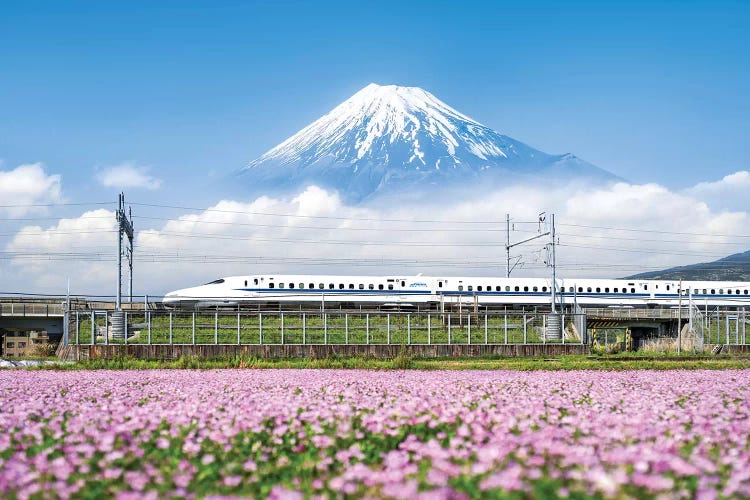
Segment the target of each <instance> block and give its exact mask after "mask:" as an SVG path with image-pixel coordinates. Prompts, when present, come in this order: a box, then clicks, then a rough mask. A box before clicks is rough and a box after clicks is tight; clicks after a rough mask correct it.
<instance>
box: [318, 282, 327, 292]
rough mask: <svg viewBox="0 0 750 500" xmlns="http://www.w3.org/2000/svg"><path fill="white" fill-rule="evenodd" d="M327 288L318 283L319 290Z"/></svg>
mask: <svg viewBox="0 0 750 500" xmlns="http://www.w3.org/2000/svg"><path fill="white" fill-rule="evenodd" d="M325 287H326V286H325V285H324V284H323V283H318V288H320V289H321V290H322V289H324V288H325Z"/></svg>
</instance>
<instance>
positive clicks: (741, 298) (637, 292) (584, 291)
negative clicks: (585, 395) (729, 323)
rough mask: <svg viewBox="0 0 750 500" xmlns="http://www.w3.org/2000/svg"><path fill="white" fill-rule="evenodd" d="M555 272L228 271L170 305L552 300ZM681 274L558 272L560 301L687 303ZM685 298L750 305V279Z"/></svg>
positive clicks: (695, 290)
mask: <svg viewBox="0 0 750 500" xmlns="http://www.w3.org/2000/svg"><path fill="white" fill-rule="evenodd" d="M550 284H551V280H549V279H544V278H482V277H458V278H457V277H434V276H408V277H389V276H329V275H281V274H264V275H250V276H229V277H225V278H221V279H218V280H216V281H212V282H211V283H207V284H205V285H200V286H196V287H192V288H185V289H182V290H176V291H174V292H170V293H168V294H167V295H166V296H165V297H164V299H163V303H164V304H165V305H167V306H171V307H212V306H236V305H238V304H248V303H280V304H291V303H313V302H314V303H324V304H325V303H349V304H368V305H393V306H395V305H403V306H408V305H413V306H416V305H420V304H431V303H432V304H439V303H441V302H442V303H444V304H445V305H450V304H458V303H464V304H479V305H482V306H493V305H496V306H497V305H499V306H502V305H507V306H515V305H519V306H520V305H549V304H550V302H551V288H550ZM679 288H680V282H679V281H675V280H671V281H670V280H658V281H657V280H642V279H641V280H632V279H630V280H627V279H625V280H622V279H612V280H608V279H558V280H557V286H556V290H555V291H556V303H557V304H562V305H572V304H574V303H575V304H578V305H580V306H582V307H596V306H605V307H606V306H615V307H617V306H619V307H672V306H677V305H678V304H679V303H680V293H679V290H678V289H679ZM681 292H682V303H683V305H687V303H686V301H687V300H689V298H690V297H692V301H693V303H694V304H696V305H699V306H706V307H716V306H720V307H731V308H736V307H747V306H750V282H729V281H683V282H682V289H681Z"/></svg>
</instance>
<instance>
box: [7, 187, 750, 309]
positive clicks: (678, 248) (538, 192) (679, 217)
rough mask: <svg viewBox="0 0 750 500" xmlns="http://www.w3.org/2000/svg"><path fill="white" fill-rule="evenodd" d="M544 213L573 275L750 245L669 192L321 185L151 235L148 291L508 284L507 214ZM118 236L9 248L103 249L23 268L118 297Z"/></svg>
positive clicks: (97, 221)
mask: <svg viewBox="0 0 750 500" xmlns="http://www.w3.org/2000/svg"><path fill="white" fill-rule="evenodd" d="M542 210H546V211H547V212H548V213H550V212H555V213H556V216H557V222H558V228H557V230H558V234H559V237H560V246H559V247H558V254H557V257H558V263H559V265H560V267H559V269H558V276H561V277H562V278H564V279H575V278H576V277H620V276H626V275H629V274H635V273H637V272H639V271H641V270H649V269H655V268H663V267H668V266H673V265H683V264H688V263H693V262H700V261H711V260H715V259H717V258H720V257H722V256H725V255H729V254H731V253H735V252H738V251H744V250H747V244H748V241H747V239H741V238H737V237H731V236H728V235H731V234H737V233H738V231H742V229H743V228H746V227H749V226H750V216H749V215H748V213H747V212H746V211H735V212H729V211H722V210H718V211H717V210H715V209H713V208H712V207H711V206H710V205H709V204H707V203H705V202H703V201H701V200H698V199H696V198H693V197H691V196H689V195H688V194H686V193H676V192H673V191H670V190H669V189H667V188H665V187H663V186H659V185H656V184H646V185H632V184H624V183H620V184H615V185H612V186H607V187H601V186H600V187H588V188H583V187H580V186H578V185H570V186H560V187H559V188H558V189H555V190H549V189H546V188H539V187H529V186H516V187H509V188H506V189H502V190H499V191H496V192H492V193H483V194H482V196H475V197H473V198H468V197H462V198H460V199H456V198H449V197H443V198H441V199H439V200H438V201H436V202H435V203H434V204H431V205H424V204H420V205H415V204H412V205H410V206H399V205H396V204H390V205H388V206H380V207H372V206H370V207H362V206H357V207H353V206H348V205H344V204H342V202H341V201H340V198H339V196H338V195H337V194H336V193H331V192H328V191H325V190H323V189H320V188H317V187H309V188H307V189H306V190H304V191H303V192H302V193H300V194H299V195H297V196H296V197H292V198H291V199H279V198H271V197H266V196H264V197H260V198H258V199H256V200H254V201H252V202H240V201H230V200H223V201H220V202H219V203H217V204H216V205H214V206H213V207H211V208H210V209H208V210H205V211H202V212H199V213H193V214H188V215H183V216H180V217H178V218H175V219H171V220H168V221H167V222H164V223H163V224H155V225H152V226H151V227H150V228H145V229H142V230H139V231H138V233H137V236H136V265H135V289H136V293H143V292H144V291H146V292H148V293H149V294H156V293H162V292H165V291H168V290H171V289H176V288H181V287H185V286H190V285H194V284H198V283H202V282H206V281H209V280H211V279H215V278H217V277H220V276H227V275H236V274H252V273H257V272H278V273H304V274H330V273H341V274H371V275H380V274H396V275H398V274H416V273H419V272H422V273H424V274H445V275H452V276H456V275H465V276H466V275H472V276H488V275H489V276H503V275H504V272H505V255H504V243H505V232H504V226H505V225H504V218H505V213H506V212H509V213H510V214H511V215H512V217H513V219H514V221H515V222H514V227H515V230H514V232H513V233H512V235H511V240H512V241H519V240H522V239H525V238H528V237H530V236H533V235H534V234H535V232H536V230H537V226H536V224H534V221H536V218H537V214H538V213H539V212H540V211H542ZM160 215H163V214H160ZM99 217H101V218H99ZM146 220H147V219H142V220H141V221H139V225H140V224H145V221H146ZM415 221H420V222H415ZM628 228H637V229H638V231H637V232H635V231H627V230H625V229H628ZM91 231H93V232H91ZM114 231H115V222H114V215H113V213H112V212H110V211H107V210H97V211H93V212H87V213H85V214H83V215H82V216H81V217H79V218H76V219H65V220H61V221H60V222H59V223H58V224H56V225H54V226H51V227H48V228H46V229H45V228H41V227H36V226H31V227H27V228H24V229H23V230H22V231H20V232H19V233H18V234H17V235H16V237H15V238H14V239H13V241H12V242H11V244H10V245H8V250H13V251H21V252H23V251H27V250H29V251H30V250H35V251H37V252H41V253H44V252H47V253H53V252H57V253H59V252H78V253H82V254H86V255H91V254H100V255H102V256H103V257H101V258H104V259H108V261H107V262H70V261H69V260H66V259H64V260H62V261H59V262H55V261H44V260H39V259H37V260H34V261H30V260H28V259H22V258H17V259H16V260H14V261H13V262H14V266H15V269H16V270H17V271H19V272H18V275H19V276H23V279H24V280H25V283H27V284H28V286H26V289H32V290H33V289H34V288H33V287H36V286H42V285H43V284H44V283H49V281H50V279H52V277H55V279H56V280H57V282H58V283H61V284H62V283H64V277H62V276H63V273H67V275H69V276H71V277H72V278H73V285H74V287H75V288H76V289H79V290H84V291H86V292H88V293H103V294H109V295H111V294H113V293H114V283H115V264H114V261H115V250H114V249H115V244H116V239H115V238H116V233H115V232H114ZM744 232H746V231H744ZM681 233H692V234H681ZM544 243H545V241H543V240H539V241H537V242H535V243H529V244H526V245H523V246H521V247H518V248H516V249H515V250H514V252H513V253H514V254H523V262H524V267H523V268H521V269H518V270H517V271H516V272H515V273H514V274H515V275H517V276H546V275H547V274H548V271H547V270H546V269H545V268H544V263H543V259H544V255H543V252H542V251H541V247H542V245H543V244H544ZM91 258H94V259H98V258H99V257H96V256H94V257H91ZM32 285H33V286H32ZM61 286H62V285H61ZM30 287H31V288H30Z"/></svg>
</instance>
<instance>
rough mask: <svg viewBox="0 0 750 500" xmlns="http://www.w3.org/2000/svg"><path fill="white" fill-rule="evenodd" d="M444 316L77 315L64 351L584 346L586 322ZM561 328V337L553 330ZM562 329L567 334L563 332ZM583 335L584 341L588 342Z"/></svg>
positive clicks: (70, 316)
mask: <svg viewBox="0 0 750 500" xmlns="http://www.w3.org/2000/svg"><path fill="white" fill-rule="evenodd" d="M552 319H553V321H552V322H551V323H550V315H549V314H543V313H530V312H529V313H512V312H507V313H502V312H500V313H490V312H487V313H475V312H469V313H460V314H459V313H439V312H391V313H385V312H361V313H360V312H323V313H320V312H242V311H240V312H236V311H235V312H221V311H217V312H167V311H142V312H129V311H122V312H119V313H118V312H116V311H71V312H68V313H66V321H65V326H66V328H65V333H64V337H63V342H64V343H65V344H90V345H94V344H146V345H156V344H167V345H207V344H210V345H218V344H224V345H226V344H235V345H267V344H300V345H316V344H323V345H325V344H336V345H342V344H407V345H431V344H547V343H556V344H565V343H575V344H581V343H584V342H585V341H586V338H585V324H586V323H585V321H586V320H585V316H583V315H580V314H567V315H566V314H563V315H558V316H557V317H556V318H554V317H553V318H552ZM557 325H561V330H558V331H557V332H555V331H554V330H552V329H551V328H555V327H558V326H557ZM558 328H560V327H558ZM581 331H583V335H581Z"/></svg>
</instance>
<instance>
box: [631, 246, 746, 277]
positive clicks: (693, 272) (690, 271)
mask: <svg viewBox="0 0 750 500" xmlns="http://www.w3.org/2000/svg"><path fill="white" fill-rule="evenodd" d="M631 278H632V279H672V280H675V279H683V280H697V281H703V280H705V281H750V250H748V251H747V252H741V253H736V254H732V255H729V256H727V257H724V258H722V259H719V260H715V261H713V262H701V263H698V264H691V265H688V266H678V267H671V268H669V269H663V270H661V271H649V272H646V273H640V274H636V275H634V276H628V277H627V279H631Z"/></svg>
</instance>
